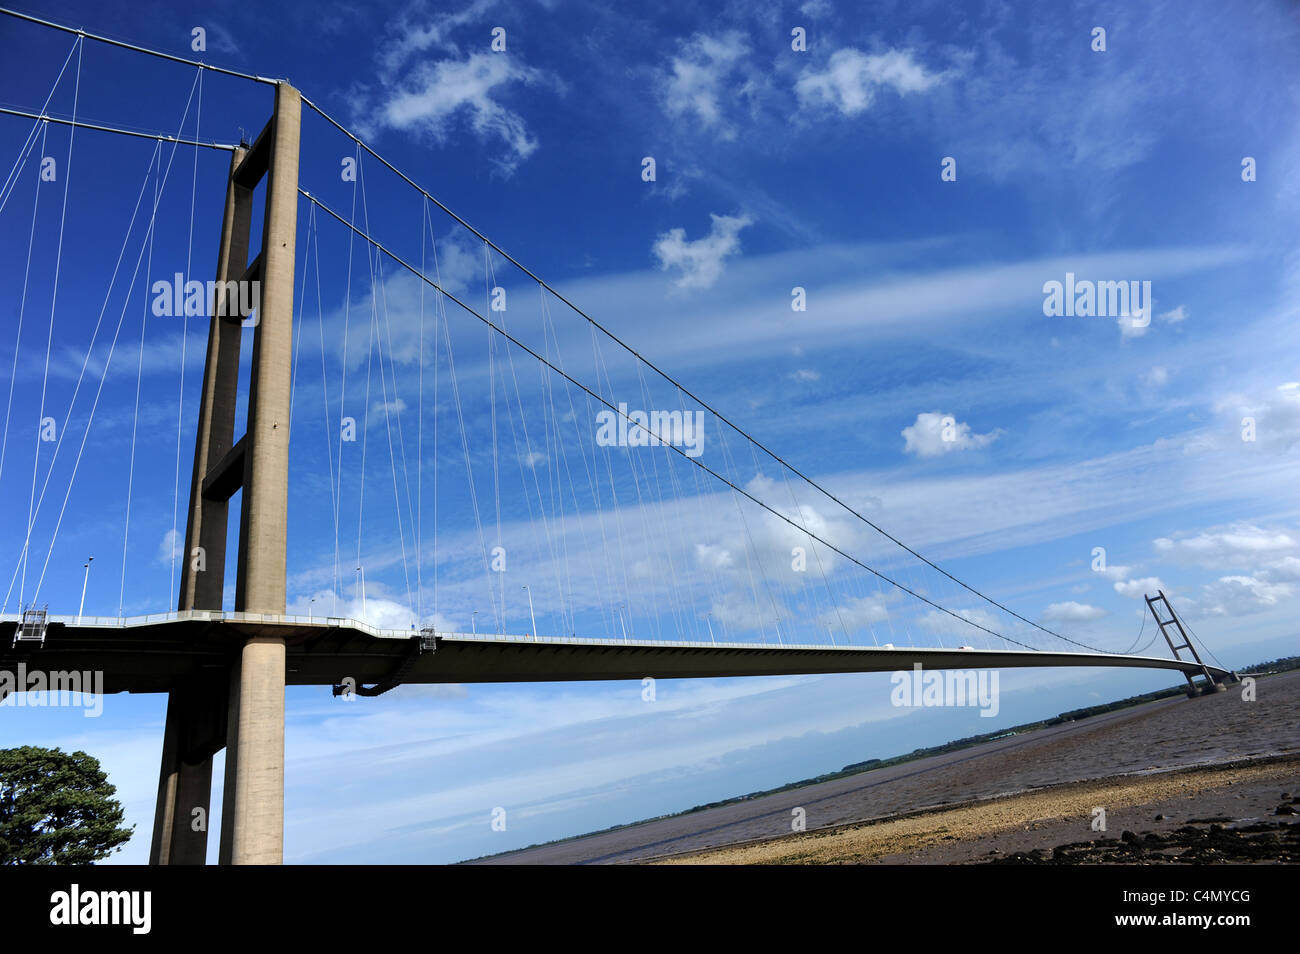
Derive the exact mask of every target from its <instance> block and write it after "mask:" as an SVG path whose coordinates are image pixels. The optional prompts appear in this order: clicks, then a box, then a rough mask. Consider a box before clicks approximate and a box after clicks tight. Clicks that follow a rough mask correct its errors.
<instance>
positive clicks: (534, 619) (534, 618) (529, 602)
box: [524, 583, 537, 640]
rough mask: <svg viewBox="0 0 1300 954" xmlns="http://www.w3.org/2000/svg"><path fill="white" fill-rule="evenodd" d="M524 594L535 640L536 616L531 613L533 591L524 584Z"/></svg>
mask: <svg viewBox="0 0 1300 954" xmlns="http://www.w3.org/2000/svg"><path fill="white" fill-rule="evenodd" d="M524 592H525V593H527V594H528V617H529V619H531V620H532V621H533V639H534V640H536V639H537V615H536V614H535V613H534V612H533V591H532V590H530V589H529V588H528V584H527V583H525V584H524Z"/></svg>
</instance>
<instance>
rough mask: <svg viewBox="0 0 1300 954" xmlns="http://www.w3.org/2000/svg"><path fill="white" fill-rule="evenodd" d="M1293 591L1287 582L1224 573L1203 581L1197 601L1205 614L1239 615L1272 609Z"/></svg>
mask: <svg viewBox="0 0 1300 954" xmlns="http://www.w3.org/2000/svg"><path fill="white" fill-rule="evenodd" d="M1294 591H1295V588H1294V587H1293V586H1292V585H1291V584H1289V583H1269V582H1267V581H1265V580H1261V579H1258V578H1256V577H1253V576H1224V577H1220V578H1219V579H1218V580H1216V581H1215V582H1213V583H1209V584H1206V586H1205V587H1203V588H1202V590H1201V595H1200V597H1199V599H1198V600H1197V603H1198V605H1200V606H1201V607H1202V610H1201V612H1202V613H1204V614H1205V615H1207V616H1241V615H1244V614H1247V613H1257V612H1260V611H1261V610H1267V609H1272V608H1273V607H1274V606H1277V605H1278V603H1280V602H1281V601H1282V600H1284V599H1287V598H1289V597H1290V596H1291V595H1292V593H1293V592H1294Z"/></svg>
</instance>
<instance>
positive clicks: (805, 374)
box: [790, 368, 821, 381]
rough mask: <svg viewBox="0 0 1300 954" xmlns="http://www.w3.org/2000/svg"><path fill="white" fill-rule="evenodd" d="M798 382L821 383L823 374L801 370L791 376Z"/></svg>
mask: <svg viewBox="0 0 1300 954" xmlns="http://www.w3.org/2000/svg"><path fill="white" fill-rule="evenodd" d="M790 377H792V378H794V379H795V380H796V381H820V380H821V372H820V371H814V370H812V369H811V368H800V369H799V370H798V371H796V372H794V374H792V375H790Z"/></svg>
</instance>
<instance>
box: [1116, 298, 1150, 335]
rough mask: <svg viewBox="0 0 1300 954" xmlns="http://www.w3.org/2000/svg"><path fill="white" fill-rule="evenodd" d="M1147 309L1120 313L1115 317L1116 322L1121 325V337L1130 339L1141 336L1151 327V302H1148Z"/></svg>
mask: <svg viewBox="0 0 1300 954" xmlns="http://www.w3.org/2000/svg"><path fill="white" fill-rule="evenodd" d="M1146 308H1147V310H1146V311H1144V312H1142V313H1141V314H1137V313H1134V314H1131V315H1120V316H1119V317H1118V318H1116V319H1115V324H1117V325H1119V335H1120V338H1122V339H1124V340H1126V341H1127V340H1128V339H1129V338H1141V337H1142V336H1143V335H1145V334H1146V333H1147V331H1148V330H1149V329H1150V328H1151V312H1150V309H1151V303H1150V302H1147V305H1146Z"/></svg>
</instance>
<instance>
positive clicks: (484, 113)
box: [378, 53, 543, 169]
mask: <svg viewBox="0 0 1300 954" xmlns="http://www.w3.org/2000/svg"><path fill="white" fill-rule="evenodd" d="M542 78H543V77H542V74H541V73H540V72H539V71H537V70H535V69H532V68H530V67H527V66H524V65H523V64H521V63H520V62H519V61H518V60H517V59H516V58H514V57H513V56H507V55H504V54H496V53H471V54H470V55H469V56H468V57H467V58H466V59H464V60H452V59H448V60H441V61H439V62H436V63H426V64H422V65H420V66H418V67H416V68H415V69H414V70H413V71H412V72H411V73H410V74H409V75H408V76H407V77H406V78H405V79H404V80H403V81H402V82H401V83H400V85H399V87H398V88H397V89H396V90H395V91H394V92H392V93H390V94H389V95H388V96H387V98H386V100H385V101H384V102H383V103H382V104H381V105H380V107H379V110H378V116H379V121H380V123H381V124H382V125H384V126H387V127H390V128H393V129H400V130H416V131H420V132H424V133H427V134H428V135H430V136H432V137H433V138H434V139H436V140H438V141H439V142H442V141H444V140H445V139H446V138H447V137H448V135H449V134H450V131H451V124H452V121H453V120H454V119H455V118H457V117H464V118H465V119H466V120H467V121H468V122H469V125H470V127H471V128H472V129H473V130H474V132H475V133H477V134H478V136H479V138H480V139H484V140H495V141H498V142H499V143H500V144H502V145H504V146H505V148H506V149H507V150H508V152H509V155H507V156H506V157H505V158H502V159H501V160H500V161H499V162H500V165H501V166H502V167H503V168H506V169H513V168H514V166H515V165H516V164H517V163H518V161H519V160H521V159H526V158H527V157H528V156H530V155H532V153H533V152H534V151H535V150H536V149H537V140H536V138H534V136H533V135H532V133H531V132H529V130H528V127H527V124H526V123H525V122H524V119H523V117H522V116H520V115H519V114H518V113H516V112H514V111H513V110H511V109H509V108H507V107H506V106H503V105H502V104H501V103H500V102H499V101H498V98H499V96H500V95H501V93H503V92H504V91H505V90H506V89H507V88H509V87H511V86H514V85H519V84H525V85H529V84H535V83H538V82H540V81H541V80H542Z"/></svg>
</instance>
